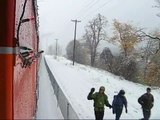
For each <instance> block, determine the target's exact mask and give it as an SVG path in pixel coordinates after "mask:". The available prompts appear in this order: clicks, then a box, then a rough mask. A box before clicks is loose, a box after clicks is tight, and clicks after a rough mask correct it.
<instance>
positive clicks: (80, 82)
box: [39, 56, 160, 119]
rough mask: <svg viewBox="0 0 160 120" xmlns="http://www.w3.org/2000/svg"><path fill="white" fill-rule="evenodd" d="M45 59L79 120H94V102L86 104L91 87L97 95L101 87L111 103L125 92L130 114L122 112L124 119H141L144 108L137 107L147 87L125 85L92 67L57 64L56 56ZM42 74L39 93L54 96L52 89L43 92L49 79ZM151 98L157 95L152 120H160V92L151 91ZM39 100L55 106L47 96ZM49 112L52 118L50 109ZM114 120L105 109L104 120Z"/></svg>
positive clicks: (112, 76)
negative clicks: (104, 89) (48, 91)
mask: <svg viewBox="0 0 160 120" xmlns="http://www.w3.org/2000/svg"><path fill="white" fill-rule="evenodd" d="M45 59H46V60H47V63H48V65H49V67H50V69H51V71H52V73H53V75H54V77H55V78H56V80H57V82H58V84H59V85H60V86H61V89H62V90H63V91H64V93H65V94H66V96H67V98H68V100H69V101H70V102H71V105H72V106H73V108H74V109H75V111H76V112H77V115H78V116H79V118H80V119H94V111H93V101H89V100H87V95H88V93H89V92H90V89H91V88H92V87H94V88H95V89H96V91H98V89H99V87H100V86H102V85H103V86H105V88H106V91H105V93H106V94H107V95H108V99H109V102H110V103H112V100H113V96H114V95H116V94H117V93H118V91H119V90H120V89H124V90H125V91H126V94H125V95H126V98H127V100H128V113H127V114H126V113H125V112H124V111H123V113H122V116H121V119H140V118H142V110H141V106H140V105H139V104H138V102H137V99H138V97H139V96H141V95H142V94H143V93H145V92H146V88H147V86H143V85H140V84H136V83H133V82H129V81H126V80H124V79H122V78H120V77H119V76H115V75H113V74H111V73H109V72H106V71H103V70H100V69H96V68H92V67H89V66H84V65H80V64H75V66H72V62H71V61H69V60H67V59H65V58H62V57H59V58H58V60H55V59H54V57H53V56H45ZM42 64H44V63H43V62H41V65H42ZM43 67H44V65H43ZM41 69H43V68H41ZM40 71H41V72H40V74H41V75H42V79H41V81H43V83H41V84H40V91H41V93H44V94H48V93H47V92H46V91H47V89H49V90H50V92H51V88H50V87H51V86H46V87H47V89H43V88H44V87H42V84H43V86H45V84H46V83H45V81H44V80H45V79H46V78H45V77H46V75H45V74H46V73H43V72H42V71H45V70H44V69H43V70H40ZM40 77H41V76H40ZM47 77H48V76H47ZM46 82H49V81H46ZM41 88H42V89H41ZM152 94H153V95H154V99H155V104H154V107H153V109H152V115H151V119H160V102H159V100H160V89H154V90H152ZM40 97H42V98H43V99H44V100H45V99H46V101H42V103H43V102H45V103H46V104H51V105H52V104H53V103H50V102H48V101H47V98H44V97H45V96H40ZM46 97H49V96H46ZM53 101H54V100H53ZM39 105H40V106H41V107H42V108H43V107H46V105H43V106H42V105H41V104H39ZM52 106H54V105H52ZM42 108H41V109H42ZM46 109H47V108H46ZM40 111H41V110H40ZM47 111H48V114H49V109H48V110H47ZM45 112H46V110H43V114H44V113H45ZM52 113H53V112H52ZM39 116H40V115H39ZM40 118H42V117H40ZM114 118H115V117H114V115H113V114H112V110H111V109H109V108H108V107H106V108H105V115H104V119H114Z"/></svg>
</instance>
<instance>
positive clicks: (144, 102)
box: [138, 87, 154, 120]
mask: <svg viewBox="0 0 160 120" xmlns="http://www.w3.org/2000/svg"><path fill="white" fill-rule="evenodd" d="M138 103H139V104H141V106H142V111H143V117H144V118H142V120H149V118H150V116H151V109H152V107H153V105H154V97H153V95H152V94H151V88H149V87H148V88H147V92H146V93H145V94H143V95H142V96H141V97H139V98H138Z"/></svg>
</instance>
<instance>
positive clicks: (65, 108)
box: [45, 59, 79, 119]
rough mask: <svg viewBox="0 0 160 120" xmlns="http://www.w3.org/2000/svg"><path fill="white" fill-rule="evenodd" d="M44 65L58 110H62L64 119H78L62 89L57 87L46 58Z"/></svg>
mask: <svg viewBox="0 0 160 120" xmlns="http://www.w3.org/2000/svg"><path fill="white" fill-rule="evenodd" d="M45 65H46V68H47V72H48V75H49V78H50V80H51V84H52V87H53V89H54V94H55V96H56V98H57V106H59V107H60V110H61V112H62V115H63V117H64V119H79V118H78V115H77V113H76V112H75V110H74V109H73V107H72V105H71V104H70V102H69V100H68V99H67V98H66V96H65V94H64V93H63V91H62V89H61V88H60V87H59V85H58V83H57V81H56V79H55V77H54V75H53V73H52V71H51V70H50V68H49V66H48V64H47V62H46V59H45Z"/></svg>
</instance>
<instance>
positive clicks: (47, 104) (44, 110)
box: [36, 58, 63, 119]
mask: <svg viewBox="0 0 160 120" xmlns="http://www.w3.org/2000/svg"><path fill="white" fill-rule="evenodd" d="M36 119H63V117H62V114H61V111H60V109H59V107H58V106H57V100H56V97H55V95H54V91H53V88H52V85H51V82H50V79H49V76H48V73H47V70H46V66H45V64H44V58H42V59H41V63H40V71H39V99H38V109H37V115H36Z"/></svg>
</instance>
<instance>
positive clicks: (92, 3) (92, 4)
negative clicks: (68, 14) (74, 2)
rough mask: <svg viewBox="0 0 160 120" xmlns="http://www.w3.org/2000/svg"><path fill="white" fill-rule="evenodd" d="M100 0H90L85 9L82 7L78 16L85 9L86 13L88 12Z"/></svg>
mask: <svg viewBox="0 0 160 120" xmlns="http://www.w3.org/2000/svg"><path fill="white" fill-rule="evenodd" d="M99 1H100V0H92V1H90V3H88V4H87V5H86V6H85V7H84V9H81V11H80V12H78V13H77V17H79V16H80V15H81V14H82V13H84V11H85V13H86V12H87V11H88V10H90V9H91V8H92V7H93V6H95V5H96V3H97V2H99Z"/></svg>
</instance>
